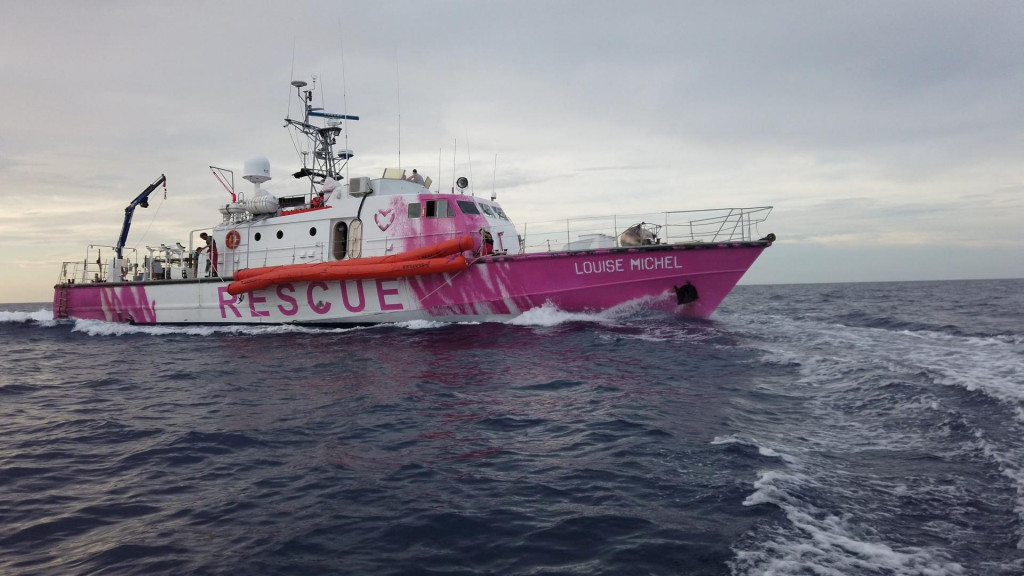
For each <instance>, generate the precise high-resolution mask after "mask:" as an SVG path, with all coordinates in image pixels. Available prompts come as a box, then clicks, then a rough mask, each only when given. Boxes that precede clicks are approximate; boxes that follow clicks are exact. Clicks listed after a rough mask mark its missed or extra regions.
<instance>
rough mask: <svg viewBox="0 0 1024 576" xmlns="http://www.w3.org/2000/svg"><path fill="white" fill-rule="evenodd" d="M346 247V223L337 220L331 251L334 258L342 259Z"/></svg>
mask: <svg viewBox="0 0 1024 576" xmlns="http://www.w3.org/2000/svg"><path fill="white" fill-rule="evenodd" d="M347 248H348V224H346V223H344V222H338V223H337V224H335V225H334V246H333V249H332V252H333V253H334V259H335V260H344V259H345V253H346V252H347Z"/></svg>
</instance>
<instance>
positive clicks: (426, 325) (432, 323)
mask: <svg viewBox="0 0 1024 576" xmlns="http://www.w3.org/2000/svg"><path fill="white" fill-rule="evenodd" d="M388 326H394V327H396V328H407V329H409V330H429V329H431V328H443V327H445V326H451V324H450V323H446V322H438V321H436V320H409V321H407V322H395V323H394V324H388Z"/></svg>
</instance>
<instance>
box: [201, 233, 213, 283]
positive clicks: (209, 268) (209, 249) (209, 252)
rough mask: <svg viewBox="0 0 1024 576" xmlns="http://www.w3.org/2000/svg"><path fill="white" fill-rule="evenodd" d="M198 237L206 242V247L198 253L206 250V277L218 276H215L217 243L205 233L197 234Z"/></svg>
mask: <svg viewBox="0 0 1024 576" xmlns="http://www.w3.org/2000/svg"><path fill="white" fill-rule="evenodd" d="M199 237H200V238H202V239H203V240H205V241H206V246H203V247H201V248H199V250H198V252H202V251H203V250H204V249H205V250H206V275H207V276H218V274H217V241H216V240H214V239H213V236H210V235H209V234H207V233H206V232H203V233H201V234H199Z"/></svg>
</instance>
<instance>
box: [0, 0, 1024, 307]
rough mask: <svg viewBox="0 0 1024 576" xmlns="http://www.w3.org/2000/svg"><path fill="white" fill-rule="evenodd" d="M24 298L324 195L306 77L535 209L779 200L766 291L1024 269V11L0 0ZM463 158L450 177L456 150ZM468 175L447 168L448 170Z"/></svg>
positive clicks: (6, 211) (8, 272)
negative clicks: (97, 254)
mask: <svg viewBox="0 0 1024 576" xmlns="http://www.w3.org/2000/svg"><path fill="white" fill-rule="evenodd" d="M0 9H2V12H3V14H4V17H3V19H2V20H0V78H2V82H0V104H2V108H0V247H2V250H0V278H2V280H0V302H41V301H49V300H51V299H52V287H53V284H54V283H55V282H56V280H57V277H58V274H59V272H60V266H61V263H62V262H64V261H70V260H81V259H82V258H84V256H85V253H86V246H87V245H89V244H97V245H108V246H109V245H113V244H115V243H116V241H117V236H118V234H119V232H120V227H121V223H122V220H123V217H124V208H125V206H127V205H128V203H129V202H130V201H131V200H132V198H134V197H135V196H136V195H137V194H138V193H139V192H141V191H142V190H143V189H144V188H145V187H146V186H147V185H148V184H149V183H151V182H153V181H154V180H156V178H157V177H159V176H160V175H161V174H165V175H166V176H167V180H168V185H167V194H166V199H164V198H163V192H162V190H161V191H159V192H156V193H154V195H153V198H152V200H151V202H150V207H149V208H148V209H146V210H142V209H139V210H137V211H136V212H135V218H134V222H133V225H132V231H131V234H130V236H129V238H128V243H127V246H129V247H136V246H137V247H139V249H140V250H144V247H145V246H146V245H147V244H160V243H167V244H171V243H173V242H175V241H182V242H185V243H187V239H188V234H189V231H191V230H195V229H198V228H208V227H210V226H212V225H214V224H216V223H218V222H219V221H220V215H219V214H218V213H217V211H216V209H217V207H218V206H219V205H222V204H224V203H225V202H227V201H228V199H229V198H228V196H227V193H226V192H225V191H224V189H223V188H222V187H221V186H220V184H219V183H218V182H217V181H216V180H215V179H214V177H213V175H212V174H211V173H210V170H209V168H208V167H209V166H210V165H215V166H221V167H225V168H229V169H233V170H235V171H236V174H237V173H240V172H241V169H242V166H243V164H244V162H245V160H246V159H248V158H251V157H253V156H257V155H262V156H266V157H267V158H269V160H270V162H271V175H272V176H274V180H272V181H271V182H269V183H268V184H266V185H265V186H264V187H265V188H267V189H268V190H270V191H271V192H274V193H276V194H278V195H286V194H288V193H290V192H292V191H295V192H297V193H301V192H302V191H303V190H304V187H303V185H302V184H301V183H299V182H298V181H295V180H293V179H292V178H291V177H290V176H289V174H290V173H291V172H292V171H294V170H295V169H297V168H298V167H299V166H300V164H301V161H300V159H299V157H298V154H297V152H296V149H295V146H293V143H292V141H291V139H290V138H289V136H288V131H286V130H285V129H284V128H283V124H284V123H283V119H284V118H285V116H286V115H287V114H288V111H289V106H291V107H292V108H291V109H293V110H294V109H295V107H294V106H295V97H294V92H293V91H292V89H291V88H290V86H289V83H290V82H291V80H293V79H295V80H305V81H307V82H312V79H313V77H314V76H316V82H317V85H318V87H319V88H322V95H323V100H322V104H323V106H324V107H325V108H326V109H327V110H329V111H333V112H339V113H348V114H355V115H358V116H360V120H359V121H358V122H352V123H350V124H349V128H348V131H347V138H348V140H347V147H349V148H351V149H353V150H354V151H355V154H356V156H355V158H354V159H353V161H352V164H351V167H350V169H351V174H352V175H353V176H356V175H369V176H373V177H376V176H379V175H380V174H381V173H382V171H383V169H384V168H386V167H393V166H401V167H403V168H406V169H409V170H411V169H412V168H418V169H419V171H420V173H422V174H424V175H425V176H430V177H432V178H433V179H434V181H440V182H441V185H442V186H444V187H450V186H451V182H452V179H453V172H455V173H457V174H458V175H460V176H462V175H464V176H467V177H470V179H471V182H473V190H474V192H475V193H476V194H478V195H490V193H491V191H492V190H493V191H494V192H496V194H497V196H498V200H499V202H501V203H502V205H503V206H504V208H505V211H506V212H507V213H508V214H509V215H510V216H511V217H512V219H513V220H515V221H516V222H517V223H520V224H521V223H523V222H527V223H529V222H537V221H547V220H555V219H560V218H566V217H575V216H599V215H608V214H635V213H638V212H659V211H668V210H688V209H704V208H715V207H723V206H728V207H751V206H773V207H774V209H773V211H772V213H771V215H770V217H769V218H768V220H767V221H766V222H764V223H762V224H761V225H760V227H759V232H760V233H761V234H762V235H764V234H767V233H769V232H773V233H775V234H776V236H777V237H778V241H777V242H776V243H775V245H774V246H773V247H771V248H770V249H768V250H767V251H766V252H765V253H764V254H763V255H762V257H761V258H760V259H759V260H758V262H756V263H755V264H754V266H753V267H752V268H751V270H750V271H749V272H748V273H747V275H746V277H745V278H744V280H743V282H744V283H747V284H774V283H804V282H857V281H892V280H943V279H969V278H1019V277H1024V232H1022V227H1024V222H1022V220H1024V218H1022V217H1024V164H1022V162H1021V160H1022V159H1024V34H1021V33H1020V31H1021V26H1022V24H1024V3H1021V2H1017V1H1013V2H1010V1H1006V2H989V1H984V0H980V1H976V2H962V1H958V2H946V1H942V0H927V1H915V0H901V1H899V2H892V1H888V0H886V1H870V0H869V1H858V2H848V1H835V2H830V1H804V2H794V1H786V0H781V1H777V2H742V1H737V2H718V1H708V2H689V1H685V0H673V1H644V0H637V1H634V2H621V1H604V0H597V1H595V0H587V1H557V0H545V1H533V0H515V1H483V0H445V1H427V0H418V1H393V2H391V1H386V0H375V1H359V2H351V1H344V0H331V1H324V2H314V1H310V2H302V1H297V0H295V1H288V2H284V1H281V2H269V1H264V2H259V1H246V2H234V1H218V2H190V1H175V0H164V1H159V2H157V1H136V0H132V1H90V0H83V1H79V2H71V1H64V2H54V1H52V0H36V1H33V2H16V1H13V0H0ZM439 165H440V168H439ZM446 182H447V184H445V183H446Z"/></svg>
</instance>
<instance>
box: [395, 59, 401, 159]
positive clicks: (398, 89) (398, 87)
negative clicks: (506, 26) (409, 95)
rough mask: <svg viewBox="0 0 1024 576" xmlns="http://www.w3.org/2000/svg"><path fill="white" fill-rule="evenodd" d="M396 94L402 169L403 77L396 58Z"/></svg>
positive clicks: (399, 152)
mask: <svg viewBox="0 0 1024 576" xmlns="http://www.w3.org/2000/svg"><path fill="white" fill-rule="evenodd" d="M395 84H396V86H395V94H396V96H397V100H398V167H399V168H401V167H402V75H401V71H400V70H399V69H398V58H397V55H396V57H395Z"/></svg>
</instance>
